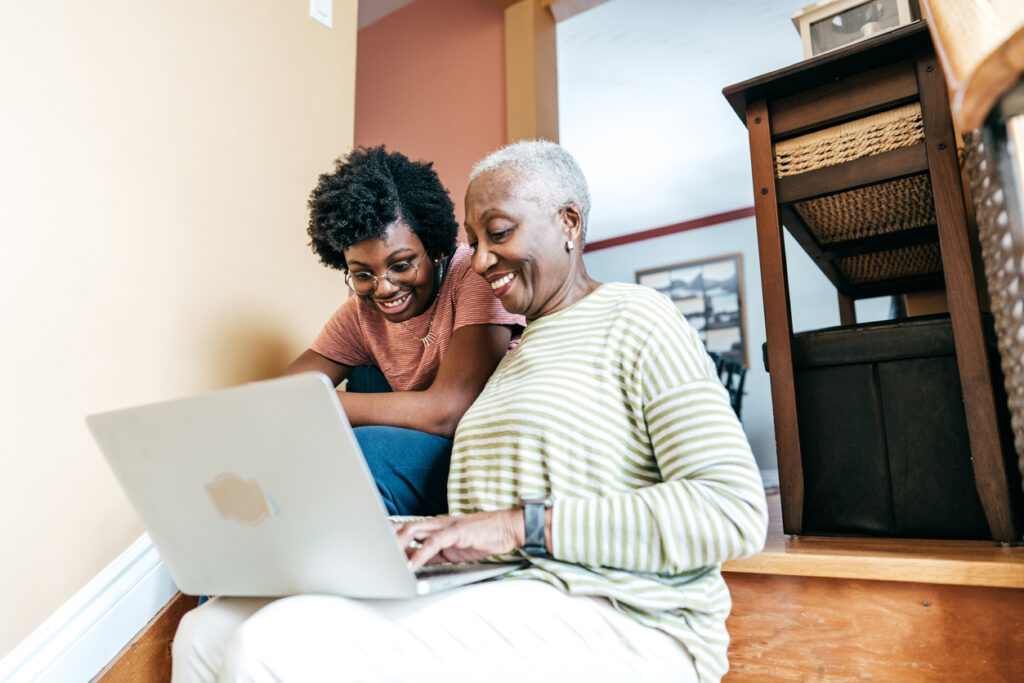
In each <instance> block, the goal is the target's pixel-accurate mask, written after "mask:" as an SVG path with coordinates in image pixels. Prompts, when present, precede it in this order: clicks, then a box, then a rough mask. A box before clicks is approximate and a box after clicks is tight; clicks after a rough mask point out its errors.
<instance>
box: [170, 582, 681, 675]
mask: <svg viewBox="0 0 1024 683" xmlns="http://www.w3.org/2000/svg"><path fill="white" fill-rule="evenodd" d="M696 680H697V675H696V672H695V670H694V665H693V659H692V658H691V657H690V655H689V653H688V652H687V651H686V648H685V647H683V646H682V645H681V644H680V643H679V642H678V641H676V640H675V639H673V638H671V637H670V636H668V635H666V634H665V633H662V632H661V631H658V630H656V629H653V628H649V627H646V626H642V625H640V624H638V623H637V622H636V621H634V620H633V619H631V618H630V617H627V616H626V615H624V614H621V613H619V612H617V611H616V610H615V609H614V608H613V607H612V606H611V604H610V603H609V602H608V601H607V600H604V599H601V598H590V597H573V596H569V595H566V594H565V593H563V592H562V591H560V590H558V589H557V588H554V587H553V586H549V585H547V584H545V583H543V582H541V581H532V580H505V581H495V582H489V583H481V584H475V585H471V586H467V587H465V588H459V589H456V590H451V591H446V592H443V593H438V594H436V595H433V596H427V597H422V598H415V599H411V600H351V599H347V598H339V597H331V596H324V595H302V596H296V597H291V598H283V599H280V600H272V599H254V598H215V599H213V600H211V601H209V602H207V603H205V604H204V605H202V606H201V607H198V608H196V609H194V610H192V611H191V612H189V613H188V614H186V615H185V617H184V618H183V619H182V620H181V624H180V625H179V626H178V633H177V635H176V636H175V639H174V673H173V677H172V682H173V683H186V682H189V681H220V682H225V683H226V682H228V681H285V682H291V681H302V682H307V681H309V682H316V681H403V682H405V681H416V682H419V681H431V682H434V681H437V682H440V681H445V682H446V683H450V682H451V681H465V682H467V683H468V682H472V681H488V682H499V681H509V682H511V681H517V682H521V681H531V682H532V681H588V682H590V681H615V682H621V681H645V682H646V681H696Z"/></svg>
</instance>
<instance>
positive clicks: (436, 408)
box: [424, 399, 469, 439]
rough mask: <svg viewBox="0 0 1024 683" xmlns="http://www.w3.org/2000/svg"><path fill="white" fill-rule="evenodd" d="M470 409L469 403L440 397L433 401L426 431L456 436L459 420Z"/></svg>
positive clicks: (447, 436) (448, 437)
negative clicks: (465, 403)
mask: <svg viewBox="0 0 1024 683" xmlns="http://www.w3.org/2000/svg"><path fill="white" fill-rule="evenodd" d="M468 409H469V406H468V405H462V404H461V403H459V402H457V401H450V400H448V401H446V400H444V399H440V400H437V401H434V402H433V405H432V406H431V410H430V411H428V412H429V415H428V416H427V420H426V421H425V422H426V424H425V425H424V431H426V432H428V433H430V434H434V435H435V436H443V437H444V438H446V439H451V438H453V437H454V436H455V428H456V427H458V426H459V420H461V419H462V416H463V415H464V414H465V413H466V410H468Z"/></svg>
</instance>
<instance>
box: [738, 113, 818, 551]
mask: <svg viewBox="0 0 1024 683" xmlns="http://www.w3.org/2000/svg"><path fill="white" fill-rule="evenodd" d="M747 130H748V131H749V133H750V160H751V170H752V173H753V177H754V216H755V220H756V222H757V249H758V254H759V255H760V261H761V292H762V295H763V297H764V325H765V333H766V337H767V341H768V367H769V370H770V372H769V379H770V380H771V388H772V412H773V414H774V417H775V444H776V449H777V452H778V459H779V491H780V493H781V497H782V526H783V529H784V530H785V532H786V533H788V534H799V533H802V532H803V512H804V474H803V462H802V460H801V457H800V431H799V429H798V426H797V415H796V385H795V376H794V372H793V319H792V317H791V315H790V307H789V284H788V282H787V278H786V253H785V247H784V245H783V241H782V221H781V220H780V218H779V206H778V203H777V202H778V198H777V195H776V189H775V161H774V158H773V156H772V136H771V125H770V122H769V120H768V105H767V103H766V102H765V100H758V101H757V102H753V103H751V104H749V105H748V106H747Z"/></svg>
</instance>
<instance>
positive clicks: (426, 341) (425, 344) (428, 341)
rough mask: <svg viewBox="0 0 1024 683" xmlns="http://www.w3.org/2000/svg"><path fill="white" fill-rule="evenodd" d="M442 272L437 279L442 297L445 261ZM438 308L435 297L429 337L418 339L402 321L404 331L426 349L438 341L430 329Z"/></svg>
mask: <svg viewBox="0 0 1024 683" xmlns="http://www.w3.org/2000/svg"><path fill="white" fill-rule="evenodd" d="M440 271H441V272H440V273H439V275H438V278H437V282H438V285H437V296H441V282H443V281H444V261H441V265H440ZM437 308H438V302H437V297H434V310H433V312H432V313H431V314H430V321H429V322H428V323H427V336H425V337H417V336H416V335H415V334H413V333H412V330H410V329H409V326H408V325H406V324H405V321H404V320H403V321H402V329H404V330H405V331H406V333H407V334H408V335H409V336H410V337H412V338H413V339H415V340H416V341H418V342H420V343H421V344H423V348H425V349H426V348H429V347H430V345H431V344H433V343H434V341H435V340H436V339H437V336H436V335H435V334H434V333H433V332H432V331H431V330H430V327H431V326H432V325H433V324H434V316H435V315H437Z"/></svg>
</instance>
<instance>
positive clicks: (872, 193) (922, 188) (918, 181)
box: [793, 173, 935, 245]
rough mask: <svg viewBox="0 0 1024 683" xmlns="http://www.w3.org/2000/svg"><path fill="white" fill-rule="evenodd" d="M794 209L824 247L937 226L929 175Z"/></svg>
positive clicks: (833, 197) (920, 175)
mask: <svg viewBox="0 0 1024 683" xmlns="http://www.w3.org/2000/svg"><path fill="white" fill-rule="evenodd" d="M793 208H794V209H796V212H797V214H799V216H800V218H801V219H803V221H804V223H805V224H806V225H807V229H808V230H810V231H811V234H812V235H814V238H815V239H816V240H818V243H819V244H822V245H827V244H831V243H834V242H842V241H844V240H851V239H857V238H860V237H870V236H872V235H884V234H885V233H890V232H897V231H899V230H909V229H910V228H919V227H921V226H924V225H934V224H935V202H934V201H933V198H932V186H931V182H929V180H928V174H927V173H920V174H918V175H913V176H909V177H906V178H899V179H897V180H890V181H887V182H884V183H878V184H877V185H869V186H867V187H861V188H858V189H856V190H848V191H846V192H840V193H838V194H833V195H827V196H825V197H819V198H818V199H812V200H810V201H807V202H799V203H797V204H795V205H794V206H793Z"/></svg>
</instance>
